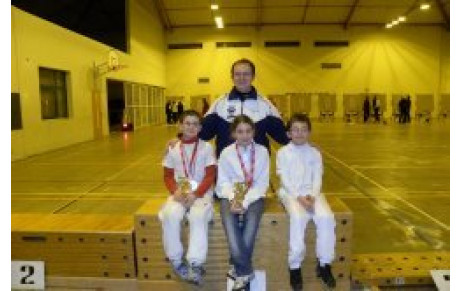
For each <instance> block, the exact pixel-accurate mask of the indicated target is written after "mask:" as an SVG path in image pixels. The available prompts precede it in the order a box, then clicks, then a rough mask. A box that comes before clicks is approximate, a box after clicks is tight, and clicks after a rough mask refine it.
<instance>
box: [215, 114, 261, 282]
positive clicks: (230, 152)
mask: <svg viewBox="0 0 460 291" xmlns="http://www.w3.org/2000/svg"><path fill="white" fill-rule="evenodd" d="M230 130H231V134H232V137H233V138H234V139H235V140H236V142H235V143H233V144H231V145H229V146H228V147H226V148H225V149H224V150H223V151H222V154H221V155H220V158H219V161H218V178H217V185H216V194H217V196H218V197H219V198H220V213H221V217H222V224H223V226H224V229H225V233H226V235H227V240H228V246H229V251H230V263H231V265H233V266H232V268H231V270H230V271H229V274H228V275H229V277H232V278H233V279H234V280H235V283H234V286H233V290H245V289H246V288H249V282H250V280H251V279H252V278H253V277H254V274H253V273H254V270H253V268H252V253H253V250H254V242H255V239H256V234H257V230H258V228H259V222H260V219H261V217H262V213H263V211H264V199H263V198H264V197H265V193H266V191H267V189H268V186H269V184H268V183H269V166H270V164H269V155H268V151H267V149H266V148H265V147H264V146H262V145H259V144H256V143H255V142H254V140H253V138H254V133H255V125H254V123H253V121H252V120H251V119H250V118H249V117H248V116H246V115H239V116H237V117H236V118H235V119H234V121H233V123H232V124H231V127H230ZM241 183H244V184H241ZM242 185H243V186H242ZM241 186H242V187H241ZM242 189H243V191H241V190H242ZM241 196H242V197H241Z"/></svg>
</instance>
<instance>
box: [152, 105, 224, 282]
mask: <svg viewBox="0 0 460 291" xmlns="http://www.w3.org/2000/svg"><path fill="white" fill-rule="evenodd" d="M179 128H180V131H181V134H182V135H181V140H180V142H178V143H176V144H175V145H174V147H173V148H170V149H169V151H168V153H167V155H166V156H165V158H164V160H163V167H164V182H165V185H166V187H167V188H168V190H169V192H170V194H171V195H170V196H169V197H168V198H167V201H166V203H165V204H164V206H163V208H162V210H161V211H160V213H159V217H160V220H161V221H162V226H163V246H164V250H165V253H166V255H167V257H168V259H169V261H170V262H171V264H172V267H173V269H174V272H175V273H176V274H177V275H178V276H179V277H180V278H181V279H183V280H186V281H189V282H191V283H195V284H201V283H202V280H203V275H204V268H203V264H204V262H205V260H206V254H207V251H208V223H209V221H210V220H211V219H212V214H213V198H212V195H213V187H212V186H213V183H214V181H215V176H216V160H215V157H214V150H213V149H212V146H211V145H210V144H209V143H207V142H204V141H202V140H200V139H198V133H199V132H200V129H201V117H200V115H199V114H198V112H196V111H194V110H186V111H184V112H183V113H182V115H181V116H180V117H179ZM184 216H187V219H188V221H189V225H190V240H189V247H188V252H187V255H186V259H187V263H185V262H184V261H183V258H182V256H183V252H184V250H183V247H182V243H181V240H180V232H181V221H182V219H183V217H184Z"/></svg>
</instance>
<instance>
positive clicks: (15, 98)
mask: <svg viewBox="0 0 460 291" xmlns="http://www.w3.org/2000/svg"><path fill="white" fill-rule="evenodd" d="M19 97H20V96H19V93H11V130H17V129H22V117H21V100H20V99H19Z"/></svg>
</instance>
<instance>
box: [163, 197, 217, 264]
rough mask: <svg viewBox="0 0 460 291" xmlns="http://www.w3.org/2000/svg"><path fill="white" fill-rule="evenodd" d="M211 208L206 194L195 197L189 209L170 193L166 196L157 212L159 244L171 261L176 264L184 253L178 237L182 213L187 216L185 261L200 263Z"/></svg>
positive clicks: (203, 255) (206, 246)
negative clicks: (159, 229) (161, 232)
mask: <svg viewBox="0 0 460 291" xmlns="http://www.w3.org/2000/svg"><path fill="white" fill-rule="evenodd" d="M213 211H214V209H213V201H212V196H210V195H207V196H205V197H203V198H197V199H196V200H195V202H193V204H192V206H191V207H190V209H189V211H187V209H186V208H185V207H184V206H183V205H182V204H180V203H179V202H176V201H175V200H174V198H173V197H172V196H170V197H168V200H167V201H166V203H165V204H164V205H163V208H162V209H161V211H160V212H159V214H158V216H159V217H160V220H161V221H162V226H163V247H164V250H165V253H166V256H167V257H168V259H169V260H170V262H171V263H172V264H174V265H177V264H179V263H180V262H181V261H182V256H183V254H184V248H183V246H182V242H181V239H180V234H181V222H182V219H183V218H184V216H186V217H187V219H188V221H189V227H190V235H189V245H188V251H187V255H186V259H187V262H188V263H189V264H193V265H202V264H204V262H205V261H206V255H207V252H208V223H209V221H210V220H211V219H212V215H213Z"/></svg>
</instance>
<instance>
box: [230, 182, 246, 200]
mask: <svg viewBox="0 0 460 291" xmlns="http://www.w3.org/2000/svg"><path fill="white" fill-rule="evenodd" d="M233 191H235V198H234V199H235V200H236V202H238V203H240V204H242V203H243V200H244V196H245V195H246V192H247V191H248V186H247V185H246V183H245V182H236V183H235V184H233Z"/></svg>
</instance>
